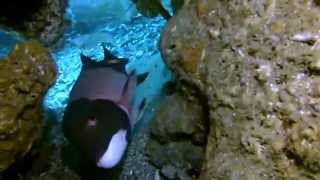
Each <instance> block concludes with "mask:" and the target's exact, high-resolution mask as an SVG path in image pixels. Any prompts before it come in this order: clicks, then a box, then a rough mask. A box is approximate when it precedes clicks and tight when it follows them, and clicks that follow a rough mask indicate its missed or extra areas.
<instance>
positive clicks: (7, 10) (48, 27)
mask: <svg viewBox="0 0 320 180" xmlns="http://www.w3.org/2000/svg"><path fill="white" fill-rule="evenodd" d="M66 6H67V1H66V0H31V1H19V0H11V1H4V2H1V6H0V17H1V18H0V24H1V25H3V26H4V27H7V28H8V29H9V30H15V31H18V32H21V33H22V34H23V35H25V36H26V37H28V38H35V39H38V40H40V41H41V42H42V43H43V44H44V45H45V46H47V47H54V46H56V45H59V43H60V41H61V40H62V38H63V33H64V30H65V28H66V25H67V22H66V20H65V19H64V14H65V9H66Z"/></svg>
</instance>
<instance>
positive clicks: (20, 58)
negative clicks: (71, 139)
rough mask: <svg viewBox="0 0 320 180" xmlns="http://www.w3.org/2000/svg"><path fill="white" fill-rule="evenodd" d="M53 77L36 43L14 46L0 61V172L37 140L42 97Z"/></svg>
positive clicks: (50, 64)
mask: <svg viewBox="0 0 320 180" xmlns="http://www.w3.org/2000/svg"><path fill="white" fill-rule="evenodd" d="M55 78H56V67H55V64H54V63H53V61H52V59H51V57H50V55H49V52H48V50H47V49H46V48H44V47H42V46H41V45H40V44H39V43H38V42H37V41H27V42H24V43H20V44H17V45H16V46H15V47H14V48H13V50H12V51H11V52H10V53H9V54H8V56H6V57H5V58H4V59H2V60H0V172H1V171H4V170H6V169H7V168H9V167H10V166H11V165H12V164H13V163H14V162H15V161H16V160H20V159H21V158H23V157H24V156H25V155H26V154H27V153H28V152H29V150H30V149H31V147H32V145H33V144H34V142H35V141H36V140H37V139H38V138H39V136H40V134H41V128H42V125H43V122H42V119H43V116H42V110H41V107H42V98H43V96H44V94H45V92H46V91H47V89H48V88H49V86H50V85H51V84H52V83H53V82H54V81H55Z"/></svg>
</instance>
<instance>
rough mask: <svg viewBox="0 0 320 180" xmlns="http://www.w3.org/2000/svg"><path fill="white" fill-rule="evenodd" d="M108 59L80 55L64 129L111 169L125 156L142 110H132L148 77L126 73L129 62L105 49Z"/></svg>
mask: <svg viewBox="0 0 320 180" xmlns="http://www.w3.org/2000/svg"><path fill="white" fill-rule="evenodd" d="M103 50H104V60H103V61H99V62H98V61H94V60H92V59H91V58H89V57H87V56H85V55H83V54H80V59H81V62H82V65H83V66H82V69H81V72H80V75H79V77H78V79H77V80H76V82H75V84H74V86H73V87H72V89H71V92H70V95H69V102H68V104H67V107H66V109H65V112H64V116H63V121H62V130H63V133H64V136H65V137H66V139H67V140H68V141H69V142H70V143H71V144H72V145H73V146H74V147H76V149H79V151H80V152H81V153H82V154H83V155H84V156H85V157H86V158H87V159H88V160H90V161H91V162H93V163H94V164H95V165H96V166H97V167H98V168H104V169H111V168H113V167H115V166H117V165H118V164H119V162H120V161H121V159H122V157H123V156H124V154H125V151H126V149H127V146H128V143H129V141H130V135H131V131H132V128H133V126H134V124H135V122H136V121H137V117H138V115H137V114H139V112H137V111H141V107H143V106H144V104H145V99H144V100H143V102H141V106H140V108H139V109H138V110H135V109H134V108H132V104H133V99H134V97H133V96H134V90H135V88H136V87H137V86H138V85H140V84H141V83H142V82H144V81H145V79H146V78H147V76H148V72H147V73H142V74H137V73H136V72H135V71H134V70H133V71H132V72H130V73H127V71H126V64H127V63H128V59H125V58H118V57H116V56H114V55H113V54H112V53H111V52H110V51H109V50H107V49H106V48H103Z"/></svg>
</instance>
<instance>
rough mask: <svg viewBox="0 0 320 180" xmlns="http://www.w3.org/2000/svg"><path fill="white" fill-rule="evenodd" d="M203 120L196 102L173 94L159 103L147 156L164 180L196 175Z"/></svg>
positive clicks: (201, 149) (201, 154)
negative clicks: (165, 179)
mask: <svg viewBox="0 0 320 180" xmlns="http://www.w3.org/2000/svg"><path fill="white" fill-rule="evenodd" d="M203 117H204V114H203V111H202V108H201V106H200V105H199V102H197V101H190V100H186V99H184V98H183V97H182V96H180V95H177V94H173V95H170V96H167V97H165V98H164V100H163V101H162V102H161V105H160V107H159V108H158V109H157V111H156V113H155V118H154V120H153V121H152V122H151V137H150V140H149V141H148V142H147V145H146V154H147V155H148V156H149V158H150V161H151V163H152V164H154V165H155V166H156V167H158V168H159V169H160V172H161V174H162V175H163V176H165V177H166V178H168V179H186V180H187V179H193V178H195V177H197V176H198V175H199V173H200V170H201V165H202V162H203V160H204V149H205V141H206V140H205V127H204V125H203V122H202V121H203Z"/></svg>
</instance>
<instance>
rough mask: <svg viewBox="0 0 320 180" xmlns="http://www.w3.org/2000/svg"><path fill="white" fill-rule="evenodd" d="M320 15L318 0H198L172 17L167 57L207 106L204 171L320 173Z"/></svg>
mask: <svg viewBox="0 0 320 180" xmlns="http://www.w3.org/2000/svg"><path fill="white" fill-rule="evenodd" d="M319 14H320V6H319V3H318V1H314V0H306V1H292V0H281V1H276V0H271V1H269V0H268V1H267V0H260V1H257V0H254V1H249V0H244V1H237V0H230V1H218V0H211V1H206V0H194V1H190V2H189V3H188V4H187V5H186V6H184V7H183V9H181V11H179V13H178V14H177V16H175V17H173V18H172V19H171V20H170V21H169V23H168V24H167V26H166V28H165V30H164V31H163V32H162V39H161V51H162V55H163V57H164V59H165V61H166V63H167V64H168V66H169V67H170V68H171V69H172V70H173V71H174V72H175V73H176V74H177V75H178V77H179V79H180V80H184V81H187V82H189V83H190V84H191V85H193V86H195V87H197V88H198V89H199V90H200V91H201V93H202V94H204V95H205V96H206V98H207V101H208V104H209V113H210V122H209V123H210V133H209V136H208V142H207V147H206V158H205V159H206V160H205V163H204V165H203V169H202V174H201V178H202V179H225V178H230V179H319V178H320V171H319V170H320V163H319V162H320V129H319V127H320V120H319V119H320V114H319V112H320V99H319V94H320V93H319V85H320V81H319V80H320V77H319V69H320V65H319V57H320V56H319V55H320V54H319V52H320V51H319V48H320V46H319V40H320V38H319V37H320V34H319V31H318V30H319V28H320V16H319ZM177 113H178V112H177Z"/></svg>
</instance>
